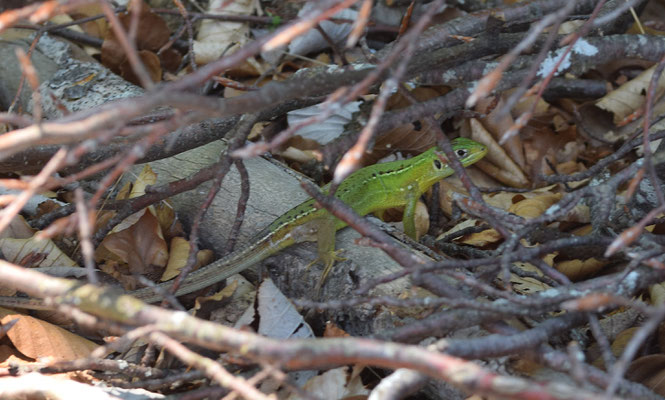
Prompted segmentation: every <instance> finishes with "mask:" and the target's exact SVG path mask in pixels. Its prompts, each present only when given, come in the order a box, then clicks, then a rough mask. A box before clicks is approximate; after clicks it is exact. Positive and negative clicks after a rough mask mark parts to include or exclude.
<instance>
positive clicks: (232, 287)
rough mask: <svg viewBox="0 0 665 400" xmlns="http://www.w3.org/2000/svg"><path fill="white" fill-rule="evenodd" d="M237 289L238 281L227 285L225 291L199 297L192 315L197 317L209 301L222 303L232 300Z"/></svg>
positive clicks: (191, 312)
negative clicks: (197, 313)
mask: <svg viewBox="0 0 665 400" xmlns="http://www.w3.org/2000/svg"><path fill="white" fill-rule="evenodd" d="M237 288H238V280H233V281H232V282H231V283H230V284H228V285H226V287H224V289H222V290H220V291H219V292H217V293H215V294H212V295H210V296H203V297H197V298H196V301H195V302H194V307H193V308H192V309H191V310H189V312H190V314H192V315H195V314H196V312H197V311H198V310H200V309H201V307H202V306H203V303H206V302H208V301H222V300H225V299H229V298H231V296H233V294H234V293H235V291H236V289H237Z"/></svg>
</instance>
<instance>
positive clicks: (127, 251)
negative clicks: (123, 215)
mask: <svg viewBox="0 0 665 400" xmlns="http://www.w3.org/2000/svg"><path fill="white" fill-rule="evenodd" d="M100 248H104V249H106V250H108V251H110V252H111V253H113V254H114V255H116V256H117V257H118V259H120V260H122V261H123V262H125V263H127V264H128V266H129V269H130V271H131V272H132V273H137V274H145V273H146V272H150V267H151V266H157V267H164V266H165V265H166V262H167V260H168V247H167V245H166V241H165V240H164V236H163V235H162V230H161V228H160V226H159V221H157V218H156V217H155V216H154V215H153V214H152V213H151V212H143V215H141V217H140V218H139V219H138V220H137V221H136V223H134V224H132V225H131V226H130V227H129V228H127V229H123V230H121V231H118V232H114V233H111V234H109V235H108V236H106V237H105V238H104V240H103V241H102V244H101V245H100ZM100 254H102V253H99V252H97V253H96V256H97V259H99V256H100Z"/></svg>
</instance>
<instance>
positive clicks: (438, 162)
mask: <svg viewBox="0 0 665 400" xmlns="http://www.w3.org/2000/svg"><path fill="white" fill-rule="evenodd" d="M441 166H442V165H441V161H439V160H436V159H435V160H434V168H436V169H441Z"/></svg>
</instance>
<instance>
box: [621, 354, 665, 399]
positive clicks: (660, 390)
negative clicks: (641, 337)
mask: <svg viewBox="0 0 665 400" xmlns="http://www.w3.org/2000/svg"><path fill="white" fill-rule="evenodd" d="M626 379H629V380H631V381H633V382H638V383H641V384H642V385H644V386H646V387H648V388H649V389H651V390H653V391H654V392H655V393H656V394H658V395H660V396H665V354H651V355H648V356H644V357H640V358H638V359H637V360H635V361H633V362H632V363H630V366H629V367H628V370H627V371H626Z"/></svg>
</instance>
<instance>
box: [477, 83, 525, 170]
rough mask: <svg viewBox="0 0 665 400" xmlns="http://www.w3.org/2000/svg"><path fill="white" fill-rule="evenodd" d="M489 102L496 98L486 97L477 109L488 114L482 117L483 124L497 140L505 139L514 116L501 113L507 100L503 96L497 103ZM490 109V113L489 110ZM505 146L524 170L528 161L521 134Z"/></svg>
mask: <svg viewBox="0 0 665 400" xmlns="http://www.w3.org/2000/svg"><path fill="white" fill-rule="evenodd" d="M488 103H494V98H491V99H484V100H481V101H479V102H478V106H476V110H477V111H479V112H482V113H485V114H487V117H485V118H482V119H480V122H481V123H482V126H483V127H485V129H487V131H489V132H491V133H492V135H493V136H494V139H495V140H496V141H500V140H501V139H503V134H504V133H505V132H506V131H508V129H510V127H511V126H512V125H513V124H514V123H515V121H514V120H513V117H512V116H511V115H510V114H506V115H504V116H500V115H499V110H500V109H502V108H503V106H504V104H505V101H504V100H503V96H501V97H499V101H498V102H496V105H494V106H490V105H489V104H488ZM488 109H489V113H488V112H487V111H488ZM503 148H504V149H505V150H506V152H507V153H508V154H509V155H510V158H511V159H512V160H513V161H514V162H515V163H516V164H517V165H518V166H519V167H520V168H521V169H522V170H524V168H525V166H526V163H525V160H524V148H523V146H522V139H521V138H520V136H519V135H515V136H513V137H512V138H510V139H508V140H507V141H506V143H505V144H504V145H503Z"/></svg>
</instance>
